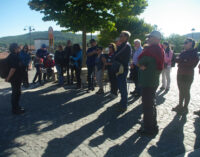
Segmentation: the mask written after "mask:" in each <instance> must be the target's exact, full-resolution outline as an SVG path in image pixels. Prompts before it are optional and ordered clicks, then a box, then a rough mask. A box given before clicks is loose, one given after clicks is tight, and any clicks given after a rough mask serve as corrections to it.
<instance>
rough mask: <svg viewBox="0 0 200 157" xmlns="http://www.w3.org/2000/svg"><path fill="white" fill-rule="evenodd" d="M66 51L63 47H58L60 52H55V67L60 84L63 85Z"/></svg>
mask: <svg viewBox="0 0 200 157" xmlns="http://www.w3.org/2000/svg"><path fill="white" fill-rule="evenodd" d="M63 55H64V51H63V47H62V45H58V50H57V51H56V52H55V65H56V69H57V72H58V84H59V85H63V83H64V77H63V66H64V57H63Z"/></svg>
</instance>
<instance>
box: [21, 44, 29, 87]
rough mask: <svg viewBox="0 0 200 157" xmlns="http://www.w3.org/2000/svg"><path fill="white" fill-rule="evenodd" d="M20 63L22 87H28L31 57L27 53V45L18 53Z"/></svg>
mask: <svg viewBox="0 0 200 157" xmlns="http://www.w3.org/2000/svg"><path fill="white" fill-rule="evenodd" d="M19 58H20V61H21V62H22V69H23V80H22V82H23V85H24V87H26V88H27V87H29V81H28V67H29V64H30V62H31V56H30V53H29V52H28V45H24V47H23V49H22V50H21V51H20V53H19Z"/></svg>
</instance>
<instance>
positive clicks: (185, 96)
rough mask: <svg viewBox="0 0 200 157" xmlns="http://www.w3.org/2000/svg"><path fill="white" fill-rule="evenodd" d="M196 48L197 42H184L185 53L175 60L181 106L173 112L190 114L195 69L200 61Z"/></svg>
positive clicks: (188, 39) (188, 40) (191, 40)
mask: <svg viewBox="0 0 200 157" xmlns="http://www.w3.org/2000/svg"><path fill="white" fill-rule="evenodd" d="M194 46H195V41H194V40H193V39H191V38H187V39H186V40H185V42H184V51H183V52H182V53H181V54H180V55H179V56H178V57H177V58H176V60H175V61H176V62H177V63H178V72H177V84H178V89H179V104H178V105H177V106H176V107H175V108H173V109H172V110H173V111H176V112H186V113H187V112H188V104H189V102H190V87H191V85H192V82H193V78H194V68H195V67H196V66H197V64H198V61H199V58H198V55H197V49H194ZM183 102H184V106H183Z"/></svg>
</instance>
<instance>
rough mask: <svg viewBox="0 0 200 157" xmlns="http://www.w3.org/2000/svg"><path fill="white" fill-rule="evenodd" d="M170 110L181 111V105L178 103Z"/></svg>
mask: <svg viewBox="0 0 200 157" xmlns="http://www.w3.org/2000/svg"><path fill="white" fill-rule="evenodd" d="M172 111H175V112H181V111H183V106H181V105H178V106H176V107H174V108H172Z"/></svg>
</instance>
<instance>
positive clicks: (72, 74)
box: [70, 66, 75, 84]
mask: <svg viewBox="0 0 200 157" xmlns="http://www.w3.org/2000/svg"><path fill="white" fill-rule="evenodd" d="M74 71H75V69H74V66H72V67H71V82H70V84H73V83H74Z"/></svg>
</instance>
